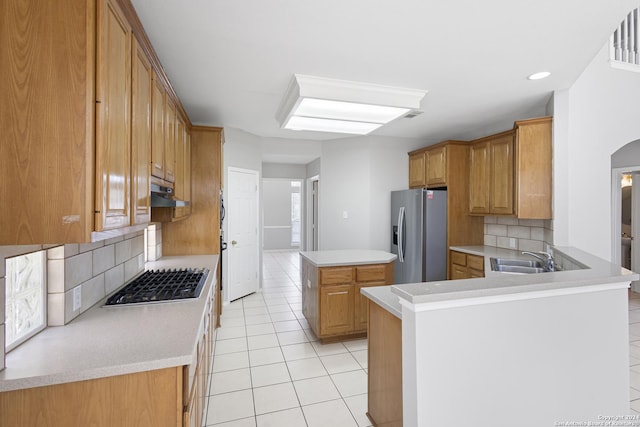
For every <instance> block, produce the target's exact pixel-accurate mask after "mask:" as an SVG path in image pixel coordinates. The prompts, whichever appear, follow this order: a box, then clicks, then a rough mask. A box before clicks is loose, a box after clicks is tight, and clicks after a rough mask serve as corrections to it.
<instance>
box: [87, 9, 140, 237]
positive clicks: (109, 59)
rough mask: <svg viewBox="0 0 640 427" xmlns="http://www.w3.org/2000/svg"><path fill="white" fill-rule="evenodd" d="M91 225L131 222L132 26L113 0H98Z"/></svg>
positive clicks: (103, 227)
mask: <svg viewBox="0 0 640 427" xmlns="http://www.w3.org/2000/svg"><path fill="white" fill-rule="evenodd" d="M97 40H98V49H97V57H96V70H97V72H96V76H97V78H96V110H97V111H96V189H95V190H96V193H95V201H96V202H95V203H96V216H95V229H96V231H102V230H108V229H112V228H119V227H125V226H128V225H129V223H130V209H131V204H130V200H131V199H130V197H131V195H130V188H131V184H130V179H131V175H130V171H131V163H130V152H131V145H130V144H131V104H130V100H131V26H130V25H129V23H128V22H127V20H126V19H125V17H124V15H123V13H122V11H121V10H120V7H119V6H118V5H117V4H116V2H115V1H114V0H102V1H100V2H99V3H98V31H97Z"/></svg>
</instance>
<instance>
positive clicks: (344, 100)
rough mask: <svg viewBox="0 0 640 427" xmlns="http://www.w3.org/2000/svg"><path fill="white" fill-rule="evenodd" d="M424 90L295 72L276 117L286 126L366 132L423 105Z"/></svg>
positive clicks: (323, 130) (301, 128)
mask: <svg viewBox="0 0 640 427" xmlns="http://www.w3.org/2000/svg"><path fill="white" fill-rule="evenodd" d="M425 94H426V91H424V90H416V89H406V88H397V87H389V86H380V85H374V84H367V83H360V82H352V81H346V80H335V79H326V78H322V77H313V76H305V75H300V74H294V76H293V79H292V81H291V84H290V85H289V88H288V90H287V93H286V94H285V96H284V98H283V100H282V103H281V104H280V109H279V111H278V114H277V115H276V117H277V118H278V121H279V122H280V123H281V127H282V128H283V129H292V130H311V131H319V132H334V133H350V134H357V135H366V134H368V133H370V132H373V131H374V130H376V129H378V128H379V127H380V126H383V125H384V124H386V123H389V122H390V121H392V120H395V119H397V118H398V117H402V116H404V115H406V114H407V113H409V112H410V111H412V110H415V109H417V108H420V101H421V100H422V98H423V97H424V95H425Z"/></svg>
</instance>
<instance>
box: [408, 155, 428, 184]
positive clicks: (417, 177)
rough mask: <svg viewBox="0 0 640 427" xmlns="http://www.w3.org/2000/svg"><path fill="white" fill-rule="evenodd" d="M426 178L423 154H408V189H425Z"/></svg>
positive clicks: (424, 156)
mask: <svg viewBox="0 0 640 427" xmlns="http://www.w3.org/2000/svg"><path fill="white" fill-rule="evenodd" d="M426 177H427V176H426V154H425V152H424V151H420V152H418V153H409V188H422V187H426V186H427V179H426Z"/></svg>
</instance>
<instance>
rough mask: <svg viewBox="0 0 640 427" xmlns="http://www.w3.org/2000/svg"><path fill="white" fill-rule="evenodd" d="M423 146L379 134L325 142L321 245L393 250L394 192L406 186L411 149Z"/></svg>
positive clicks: (321, 175)
mask: <svg viewBox="0 0 640 427" xmlns="http://www.w3.org/2000/svg"><path fill="white" fill-rule="evenodd" d="M424 145H426V143H424V142H421V141H419V140H415V139H403V138H390V137H380V136H366V137H355V138H349V139H341V140H336V141H325V142H323V144H322V163H321V166H320V182H321V185H320V206H319V207H320V214H319V224H320V239H319V240H320V249H321V250H329V249H351V248H355V249H379V250H389V244H390V233H389V230H388V229H389V226H390V225H389V224H390V217H389V215H390V212H389V211H390V192H391V191H392V190H400V189H406V188H407V185H408V158H407V152H409V151H411V150H412V149H415V148H417V147H420V146H424ZM345 211H346V212H347V214H348V218H346V219H345V218H343V213H344V212H345Z"/></svg>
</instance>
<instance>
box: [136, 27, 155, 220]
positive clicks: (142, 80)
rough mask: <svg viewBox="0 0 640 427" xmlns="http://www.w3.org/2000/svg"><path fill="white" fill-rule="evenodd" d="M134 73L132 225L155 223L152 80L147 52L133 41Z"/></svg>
mask: <svg viewBox="0 0 640 427" xmlns="http://www.w3.org/2000/svg"><path fill="white" fill-rule="evenodd" d="M131 67H132V72H131V182H132V186H131V212H132V214H133V215H132V219H131V223H132V225H135V224H146V223H148V222H149V221H150V220H151V206H150V204H149V191H150V190H149V178H150V176H149V175H150V170H151V168H150V166H151V160H150V157H151V91H152V89H151V85H152V82H151V76H152V74H153V70H152V68H151V64H150V63H149V61H148V59H147V57H146V55H145V53H144V51H143V50H142V48H141V47H140V46H139V45H138V43H137V42H136V40H135V38H134V39H133V58H132V63H131Z"/></svg>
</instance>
